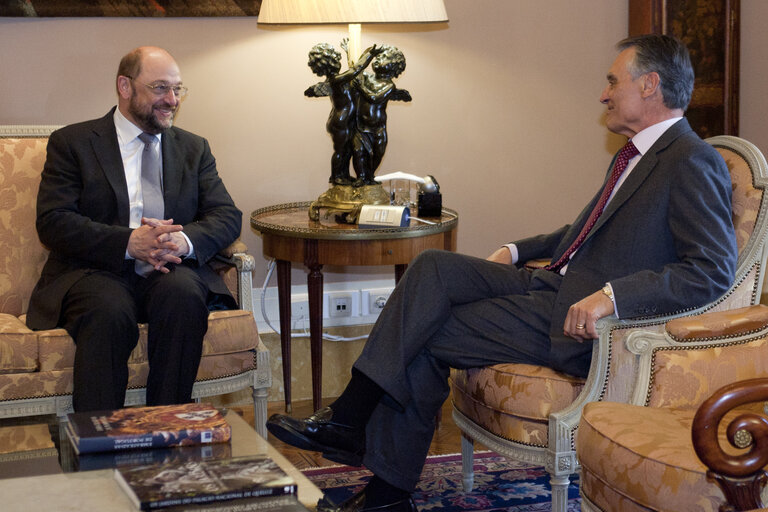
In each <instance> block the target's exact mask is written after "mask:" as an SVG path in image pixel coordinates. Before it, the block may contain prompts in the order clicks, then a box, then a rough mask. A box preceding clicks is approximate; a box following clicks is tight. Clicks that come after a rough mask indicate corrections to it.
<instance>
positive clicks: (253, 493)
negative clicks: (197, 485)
mask: <svg viewBox="0 0 768 512" xmlns="http://www.w3.org/2000/svg"><path fill="white" fill-rule="evenodd" d="M296 490H297V486H296V484H290V485H284V486H281V487H255V488H253V489H249V490H244V491H230V492H225V493H222V494H198V495H195V496H187V497H184V498H171V499H167V500H159V501H152V502H144V503H142V504H141V509H142V510H155V509H158V508H165V507H171V506H177V505H181V506H184V505H200V504H204V503H214V502H218V501H229V500H236V499H241V498H262V497H264V498H266V497H270V496H283V495H287V494H296Z"/></svg>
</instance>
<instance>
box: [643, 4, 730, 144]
mask: <svg viewBox="0 0 768 512" xmlns="http://www.w3.org/2000/svg"><path fill="white" fill-rule="evenodd" d="M740 10H741V3H740V0H630V1H629V35H630V36H634V35H640V34H649V33H653V34H669V35H673V36H675V37H677V38H678V39H680V40H681V41H683V42H684V43H685V44H686V45H687V46H688V49H689V51H690V53H691V61H692V63H693V67H694V70H695V72H696V83H695V86H694V90H693V97H692V98H691V104H690V106H689V107H688V111H687V112H686V117H687V118H688V121H689V122H690V123H691V126H692V127H693V129H694V130H696V132H697V133H698V134H699V136H701V137H702V138H706V137H712V136H714V135H738V132H739V38H740V34H739V15H740Z"/></svg>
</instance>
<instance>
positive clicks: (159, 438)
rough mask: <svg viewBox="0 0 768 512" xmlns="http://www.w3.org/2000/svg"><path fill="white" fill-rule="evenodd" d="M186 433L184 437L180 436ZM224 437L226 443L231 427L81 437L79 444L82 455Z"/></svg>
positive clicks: (193, 443)
mask: <svg viewBox="0 0 768 512" xmlns="http://www.w3.org/2000/svg"><path fill="white" fill-rule="evenodd" d="M181 432H184V433H185V435H184V436H183V437H182V436H180V435H179V434H180V433H181ZM222 432H223V436H222V438H221V440H222V441H223V442H226V441H228V440H229V439H230V437H231V430H229V426H228V425H227V427H224V428H222V429H205V430H197V429H187V430H185V431H179V432H170V431H169V432H155V433H151V434H140V435H135V436H121V437H109V436H103V437H81V438H80V439H79V443H78V445H79V446H78V451H79V452H80V453H94V452H108V451H118V450H132V449H135V448H163V447H171V446H177V445H179V444H187V445H196V444H208V443H210V442H211V441H212V440H213V439H216V437H217V435H216V434H217V433H219V435H220V436H221V433H222Z"/></svg>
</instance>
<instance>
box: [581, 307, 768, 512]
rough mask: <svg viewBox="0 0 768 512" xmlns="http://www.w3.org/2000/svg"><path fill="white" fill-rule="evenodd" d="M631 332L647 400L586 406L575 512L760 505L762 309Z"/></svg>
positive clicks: (767, 339)
mask: <svg viewBox="0 0 768 512" xmlns="http://www.w3.org/2000/svg"><path fill="white" fill-rule="evenodd" d="M636 334H637V336H636V338H638V344H639V345H642V346H643V347H644V350H643V354H642V355H641V356H640V358H641V359H642V360H644V361H643V363H647V364H648V365H649V366H650V367H651V375H653V378H652V379H650V380H649V379H646V378H640V379H638V381H637V386H638V388H641V387H645V389H646V393H645V395H644V396H643V395H642V394H640V393H637V394H636V395H635V396H634V398H633V399H632V400H630V401H629V403H617V402H593V403H589V404H587V405H586V406H585V407H584V411H583V414H582V417H581V421H580V423H579V436H578V439H577V442H576V455H577V457H578V459H579V461H580V462H581V486H580V492H581V497H582V502H581V510H583V511H587V512H591V511H613V510H622V511H640V510H643V511H648V510H674V511H676V512H687V511H690V512H693V511H696V512H708V511H712V512H714V511H717V510H720V511H723V512H724V511H735V510H738V511H741V510H752V509H756V508H759V507H761V506H762V505H761V501H762V500H761V497H760V492H761V490H762V489H763V487H764V484H765V482H766V480H768V475H767V474H766V472H765V466H766V464H767V463H768V444H766V443H767V442H768V418H766V417H765V411H764V404H763V403H757V402H759V401H762V400H766V399H768V379H766V378H756V377H764V376H766V375H768V307H766V306H764V305H762V304H760V305H756V306H749V307H747V308H740V309H736V310H730V311H720V312H713V313H707V314H704V315H700V316H696V317H683V318H678V319H675V320H672V321H670V322H668V323H667V325H666V327H665V331H664V332H663V333H661V334H659V333H650V332H649V333H646V334H643V333H636ZM743 379H748V380H743ZM734 382H735V383H736V384H734ZM646 386H647V387H646ZM713 393H714V395H713ZM710 395H712V396H711V397H710ZM697 408H698V411H697ZM697 454H698V456H699V457H698V458H697ZM699 458H701V460H699ZM702 461H703V463H702ZM763 510H765V509H763Z"/></svg>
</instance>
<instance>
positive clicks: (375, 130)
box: [352, 45, 411, 186]
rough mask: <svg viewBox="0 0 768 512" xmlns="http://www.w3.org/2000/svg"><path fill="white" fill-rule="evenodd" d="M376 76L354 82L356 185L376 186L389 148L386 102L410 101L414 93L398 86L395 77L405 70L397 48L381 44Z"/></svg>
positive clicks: (364, 74) (373, 68)
mask: <svg viewBox="0 0 768 512" xmlns="http://www.w3.org/2000/svg"><path fill="white" fill-rule="evenodd" d="M371 69H372V70H373V72H374V74H373V75H371V74H370V73H368V72H365V73H363V74H362V75H360V76H359V77H357V78H356V79H355V81H354V86H355V90H356V91H357V130H356V132H355V135H354V139H353V141H352V147H353V156H354V160H353V165H354V168H355V173H356V174H357V180H356V181H355V183H354V185H355V186H363V185H372V184H374V183H376V182H375V181H374V179H373V175H374V173H375V172H376V169H377V168H378V167H379V164H380V163H381V159H382V158H383V157H384V151H385V150H386V148H387V111H386V109H387V103H388V102H389V101H390V100H392V101H411V94H410V93H409V92H408V91H407V90H405V89H398V88H397V87H395V83H394V82H393V81H392V79H393V78H397V77H398V76H400V74H401V73H402V72H403V71H404V70H405V55H403V52H401V51H400V50H398V49H397V48H395V47H394V46H389V45H382V46H381V47H380V48H379V54H378V55H377V56H376V58H375V59H374V60H373V63H372V64H371Z"/></svg>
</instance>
